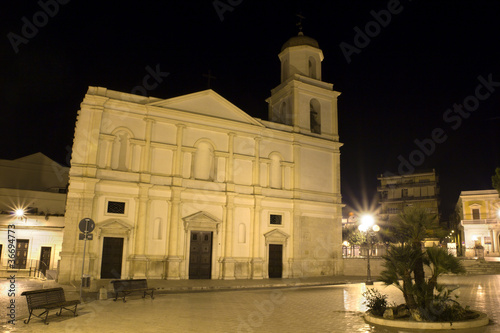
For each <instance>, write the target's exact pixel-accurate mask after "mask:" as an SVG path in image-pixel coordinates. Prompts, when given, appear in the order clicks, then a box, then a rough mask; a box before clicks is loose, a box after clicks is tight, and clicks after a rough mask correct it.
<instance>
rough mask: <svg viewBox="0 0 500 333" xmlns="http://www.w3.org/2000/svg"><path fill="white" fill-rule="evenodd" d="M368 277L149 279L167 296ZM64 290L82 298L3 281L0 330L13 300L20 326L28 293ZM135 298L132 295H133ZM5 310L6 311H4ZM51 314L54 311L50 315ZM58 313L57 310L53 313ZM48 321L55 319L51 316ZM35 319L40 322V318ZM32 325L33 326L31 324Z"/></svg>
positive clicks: (25, 281) (73, 289)
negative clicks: (10, 294)
mask: <svg viewBox="0 0 500 333" xmlns="http://www.w3.org/2000/svg"><path fill="white" fill-rule="evenodd" d="M364 280H365V278H363V277H355V276H329V277H326V276H325V277H315V278H295V279H261V280H249V279H248V280H148V286H150V287H153V288H156V291H155V295H159V294H166V293H185V292H202V291H223V290H245V289H246V290H251V289H265V288H287V287H288V288H290V287H308V286H324V285H338V284H346V283H359V282H363V281H364ZM55 287H63V288H64V290H65V295H66V299H68V300H70V299H79V298H80V288H79V286H72V285H59V284H58V283H56V282H55V281H53V280H47V281H43V280H39V279H30V278H17V279H16V281H15V283H14V289H12V285H11V283H10V281H9V280H8V279H2V280H1V281H0V328H1V329H2V330H4V331H5V330H6V327H8V326H5V325H4V324H5V323H6V322H7V321H8V320H9V319H10V318H9V317H8V316H7V306H9V305H10V304H11V303H10V301H11V300H12V299H14V300H15V305H16V308H15V316H16V321H17V323H18V324H17V325H16V326H17V327H20V326H21V325H24V324H23V323H22V321H23V320H24V319H26V318H27V317H28V309H27V304H26V299H25V297H24V296H21V293H22V292H23V291H25V290H34V289H48V288H55ZM112 289H113V288H112V285H111V284H110V285H109V286H108V295H107V296H108V298H112ZM9 290H14V291H15V297H9V296H8V295H9ZM99 297H100V295H99V293H97V292H87V291H86V290H85V288H84V289H83V295H82V302H83V303H85V304H87V303H90V302H93V301H96V300H98V299H99ZM132 297H133V296H132ZM3 309H5V310H3ZM51 313H52V312H51ZM53 313H55V311H53ZM49 318H51V319H49V321H51V320H53V317H50V315H49ZM32 320H35V321H39V319H38V318H34V319H32ZM30 324H31V323H30ZM21 327H22V326H21Z"/></svg>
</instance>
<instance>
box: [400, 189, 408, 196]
mask: <svg viewBox="0 0 500 333" xmlns="http://www.w3.org/2000/svg"><path fill="white" fill-rule="evenodd" d="M401 191H402V192H401V196H402V197H403V198H406V197H408V189H407V188H404V189H402V190H401Z"/></svg>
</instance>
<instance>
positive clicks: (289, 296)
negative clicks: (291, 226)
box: [0, 275, 500, 333]
mask: <svg viewBox="0 0 500 333" xmlns="http://www.w3.org/2000/svg"><path fill="white" fill-rule="evenodd" d="M360 282H364V278H361V277H322V278H308V279H272V280H260V281H259V280H234V281H224V280H181V281H165V280H151V281H150V283H149V284H150V285H151V286H153V287H156V288H159V292H158V294H157V296H156V297H155V299H154V300H152V299H150V298H149V297H147V298H145V299H143V298H141V296H140V294H133V295H131V296H129V297H127V302H126V303H124V302H122V301H117V302H114V301H113V300H112V299H111V298H108V299H106V300H97V293H88V294H85V295H84V302H83V304H82V305H81V306H79V310H78V314H79V315H78V317H72V315H71V314H70V313H69V312H66V313H65V312H63V315H62V316H60V317H57V316H55V314H51V315H50V316H49V322H50V324H49V325H48V326H47V325H44V324H43V322H42V321H41V320H39V319H38V318H34V319H32V321H31V322H30V323H29V324H28V325H25V324H23V322H22V319H24V318H26V315H27V312H26V310H24V311H25V312H24V313H23V310H22V307H21V305H22V304H25V303H26V301H25V300H24V299H23V298H24V297H23V298H21V297H19V300H18V299H17V298H18V297H16V302H17V301H19V302H18V305H19V307H16V319H17V323H16V325H10V324H5V320H4V319H3V318H2V315H3V313H2V312H3V311H4V310H1V309H6V308H5V307H4V305H2V306H1V307H0V311H2V312H0V318H2V320H1V321H0V332H69V333H78V332H93V333H96V332H141V333H145V332H182V333H184V332H376V333H395V332H412V331H407V330H394V329H392V330H391V329H387V328H384V327H380V326H373V325H369V324H367V323H365V322H364V320H363V319H362V317H361V316H362V314H363V313H364V311H366V306H365V305H364V304H363V302H364V297H363V296H362V293H363V292H364V291H366V289H367V286H366V285H365V283H360ZM440 282H441V283H445V284H447V285H450V286H454V285H459V286H460V289H459V290H460V298H459V301H460V302H461V303H462V304H463V305H469V306H471V307H472V308H475V309H477V310H480V311H483V312H485V313H487V314H488V316H489V318H490V319H491V324H490V325H489V326H488V327H485V328H484V329H479V330H464V331H460V332H461V333H479V332H488V333H492V332H500V311H499V309H500V296H498V295H500V276H499V275H481V276H445V277H444V278H443V279H442V281H440ZM3 285H4V282H2V283H1V284H0V287H2V286H3ZM39 286H42V287H46V288H50V287H53V286H55V284H54V283H53V282H40V281H29V280H26V281H19V282H18V283H17V287H18V288H19V289H20V290H19V293H20V292H21V289H24V290H26V289H36V288H35V287H39ZM374 287H375V288H377V289H378V290H380V291H381V292H382V293H384V294H387V295H388V296H389V301H391V302H396V303H401V302H402V301H403V300H402V294H401V292H400V291H399V290H397V289H396V288H395V287H392V286H390V287H386V286H384V285H383V284H382V283H381V282H375V285H374ZM64 288H65V289H66V290H67V293H68V297H67V298H68V299H72V298H78V296H79V294H78V290H77V289H76V288H73V287H71V286H65V287H64ZM229 290H231V291H229ZM201 291H212V292H201ZM4 295H5V293H4V290H2V298H1V299H4V298H5V296H4ZM110 296H111V295H110ZM440 332H441V331H440Z"/></svg>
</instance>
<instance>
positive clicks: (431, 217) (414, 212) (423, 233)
mask: <svg viewBox="0 0 500 333" xmlns="http://www.w3.org/2000/svg"><path fill="white" fill-rule="evenodd" d="M436 225H437V215H435V214H430V213H429V212H428V211H427V210H425V209H424V208H420V207H407V208H406V209H405V210H404V211H403V212H401V214H399V216H398V219H397V221H396V225H395V230H396V235H397V238H399V240H400V242H401V243H406V244H408V245H410V246H411V247H412V249H413V250H414V251H415V253H419V252H420V253H421V252H422V242H423V241H424V239H425V238H426V237H429V236H431V235H433V234H434V232H433V230H434V229H436ZM412 268H413V269H412V270H413V275H414V278H415V287H416V291H417V292H418V293H420V294H423V293H424V290H423V289H422V288H423V286H424V284H425V274H424V263H423V261H422V256H421V255H419V256H417V257H416V258H415V261H414V262H413V267H412ZM419 301H420V302H419V303H420V304H419V305H420V306H423V305H424V304H423V301H424V298H423V297H419Z"/></svg>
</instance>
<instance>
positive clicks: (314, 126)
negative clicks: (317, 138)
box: [309, 98, 321, 134]
mask: <svg viewBox="0 0 500 333" xmlns="http://www.w3.org/2000/svg"><path fill="white" fill-rule="evenodd" d="M309 122H310V127H311V133H315V134H321V105H320V104H319V102H318V100H317V99H314V98H313V99H311V101H310V102H309Z"/></svg>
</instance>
